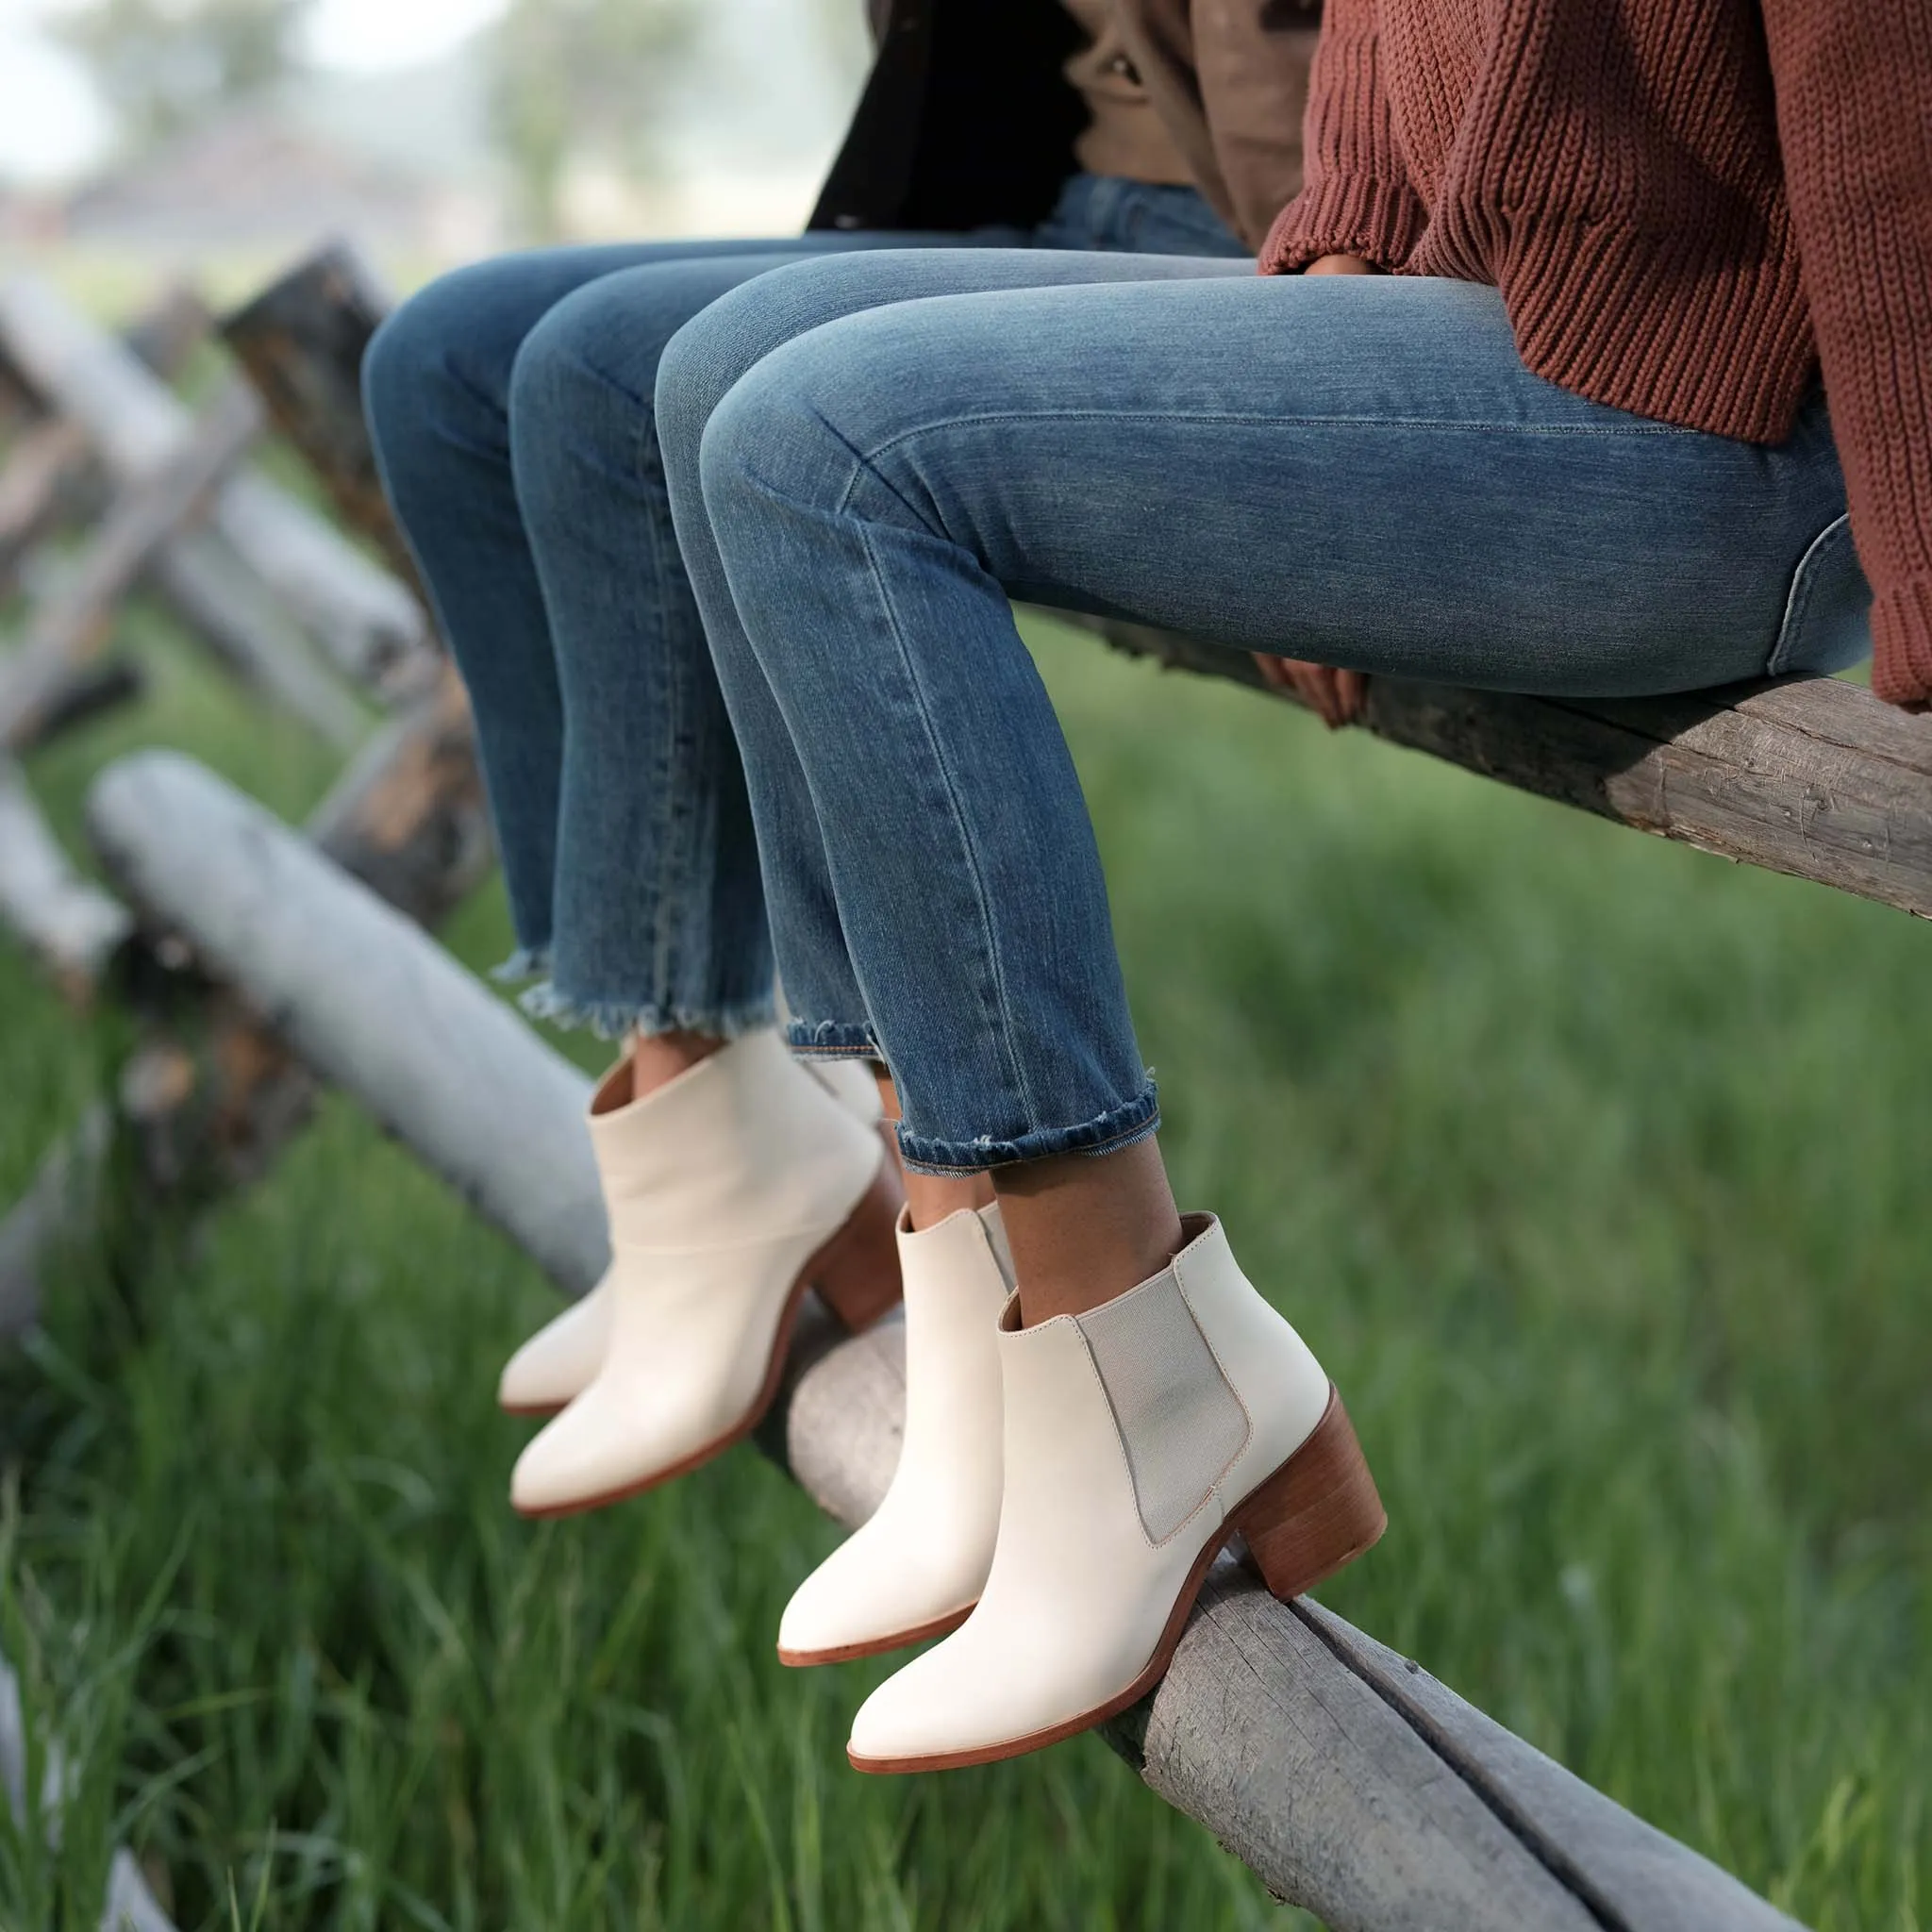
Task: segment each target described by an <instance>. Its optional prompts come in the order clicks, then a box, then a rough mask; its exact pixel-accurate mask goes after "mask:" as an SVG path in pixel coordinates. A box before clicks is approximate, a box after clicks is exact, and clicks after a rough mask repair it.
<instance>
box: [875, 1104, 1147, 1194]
mask: <svg viewBox="0 0 1932 1932" xmlns="http://www.w3.org/2000/svg"><path fill="white" fill-rule="evenodd" d="M1159 1125H1160V1102H1159V1099H1158V1096H1157V1095H1156V1093H1155V1091H1154V1082H1153V1081H1152V1080H1149V1081H1148V1083H1147V1084H1146V1086H1145V1087H1143V1088H1142V1089H1141V1091H1140V1093H1139V1094H1137V1095H1136V1096H1135V1097H1134V1098H1133V1099H1132V1100H1130V1101H1128V1102H1127V1103H1126V1105H1125V1106H1124V1107H1116V1108H1109V1109H1108V1112H1106V1113H1104V1114H1101V1115H1099V1116H1098V1117H1097V1118H1096V1119H1093V1120H1091V1121H1085V1122H1082V1123H1081V1124H1079V1125H1078V1126H1072V1127H1038V1128H1036V1129H1034V1131H1033V1132H1032V1133H1030V1134H1022V1135H1020V1136H1019V1138H1018V1139H1016V1140H1011V1141H996V1140H994V1139H993V1138H992V1137H991V1135H982V1136H981V1137H980V1138H979V1139H977V1140H974V1141H940V1140H934V1139H932V1138H931V1137H930V1136H928V1135H924V1134H916V1133H913V1132H911V1131H909V1130H908V1128H907V1127H905V1126H904V1125H901V1127H900V1129H899V1158H900V1159H901V1160H903V1161H904V1162H905V1164H906V1166H907V1167H908V1168H909V1169H910V1170H911V1171H912V1172H913V1173H915V1174H938V1175H941V1176H942V1177H946V1178H962V1177H964V1176H965V1175H967V1174H984V1173H985V1172H986V1170H987V1169H988V1168H991V1167H1011V1166H1013V1165H1014V1164H1015V1163H1017V1162H1019V1161H1023V1160H1050V1159H1053V1158H1056V1157H1057V1156H1059V1155H1065V1154H1085V1155H1095V1156H1097V1155H1102V1154H1118V1153H1119V1152H1120V1151H1121V1149H1122V1148H1124V1147H1131V1146H1132V1145H1133V1144H1134V1142H1135V1141H1144V1140H1145V1139H1146V1138H1147V1137H1148V1135H1150V1134H1151V1133H1153V1132H1154V1131H1155V1130H1156V1129H1157V1128H1158V1126H1159Z"/></svg>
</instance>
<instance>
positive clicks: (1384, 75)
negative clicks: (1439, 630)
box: [1261, 0, 1932, 706]
mask: <svg viewBox="0 0 1932 1932" xmlns="http://www.w3.org/2000/svg"><path fill="white" fill-rule="evenodd" d="M1305 151H1306V156H1307V185H1306V186H1305V188H1304V189H1303V192H1301V193H1300V194H1299V195H1297V196H1296V198H1295V199H1294V200H1293V201H1291V202H1290V203H1289V205H1288V207H1287V208H1285V209H1284V210H1283V211H1282V213H1281V215H1280V217H1279V219H1278V220H1277V221H1276V222H1275V225H1274V230H1273V232H1272V233H1271V235H1270V236H1269V239H1268V243H1267V246H1266V247H1265V248H1264V250H1263V251H1262V257H1261V261H1262V267H1263V269H1264V271H1266V272H1269V273H1274V274H1289V273H1292V272H1293V271H1295V270H1298V269H1302V268H1306V267H1307V264H1308V263H1309V262H1310V261H1312V260H1314V259H1315V258H1316V257H1318V256H1322V255H1334V254H1346V255H1360V256H1365V257H1367V258H1369V259H1370V260H1371V261H1374V262H1375V263H1376V264H1377V265H1378V266H1380V267H1382V268H1385V269H1388V270H1391V271H1392V272H1394V273H1396V274H1406V275H1450V276H1455V277H1457V278H1459V279H1461V280H1465V281H1481V282H1491V283H1493V284H1494V285H1495V286H1496V287H1497V288H1498V289H1500V290H1501V291H1502V293H1503V297H1504V301H1505V303H1506V305H1507V309H1508V313H1509V318H1510V323H1511V326H1512V328H1513V329H1514V331H1515V336H1516V342H1517V346H1518V348H1519V349H1520V351H1521V352H1522V355H1523V359H1524V362H1525V363H1526V364H1527V365H1528V367H1529V368H1530V369H1532V370H1534V371H1535V372H1536V373H1537V374H1538V375H1542V376H1545V377H1547V378H1548V379H1549V380H1550V381H1552V382H1554V383H1557V384H1559V385H1560V386H1561V387H1563V388H1565V389H1569V390H1573V391H1575V392H1576V393H1577V394H1579V395H1585V396H1589V397H1591V399H1593V400H1595V401H1598V402H1603V403H1609V404H1612V405H1614V406H1615V407H1617V408H1624V409H1630V410H1633V411H1635V412H1636V413H1638V414H1640V415H1644V416H1652V417H1657V418H1658V419H1660V420H1662V421H1664V422H1667V423H1678V424H1683V425H1687V426H1689V427H1691V428H1695V429H1707V430H1710V431H1713V432H1714V433H1716V434H1717V435H1720V436H1734V437H1741V438H1744V439H1746V440H1748V441H1754V442H1777V441H1782V440H1783V439H1784V438H1785V437H1786V436H1787V435H1788V434H1789V433H1790V428H1791V425H1792V421H1793V417H1794V415H1795V412H1796V410H1797V408H1798V406H1799V404H1800V402H1801V401H1802V399H1803V396H1804V394H1805V391H1806V390H1807V387H1808V386H1809V384H1810V382H1811V381H1812V379H1813V377H1814V375H1815V374H1816V372H1817V370H1818V368H1819V365H1820V362H1821V360H1822V363H1823V367H1824V383H1825V391H1826V394H1827V396H1828V397H1829V400H1830V405H1831V415H1832V427H1833V431H1834V433H1835V435H1836V437H1837V441H1838V446H1839V454H1840V458H1841V459H1842V461H1843V464H1844V470H1845V480H1846V485H1847V489H1848V491H1849V494H1850V500H1851V512H1852V533H1853V536H1854V538H1855V539H1856V541H1857V548H1858V555H1859V558H1860V559H1861V560H1862V562H1863V563H1864V566H1865V573H1866V575H1867V576H1868V577H1869V578H1870V579H1871V583H1872V588H1873V592H1874V602H1873V608H1872V631H1873V641H1874V647H1875V656H1874V665H1873V684H1874V689H1875V690H1876V691H1878V693H1879V695H1880V696H1882V697H1886V698H1890V700H1891V701H1892V702H1893V703H1895V704H1907V705H1913V706H1920V705H1924V703H1926V701H1927V700H1928V699H1932V6H1927V5H1926V4H1925V0H1328V6H1327V11H1326V15H1325V18H1324V25H1323V31H1322V40H1321V43H1320V48H1319V51H1318V53H1317V55H1316V58H1315V70H1314V76H1313V81H1312V86H1311V92H1310V95H1309V102H1308V113H1307V126H1306V131H1305Z"/></svg>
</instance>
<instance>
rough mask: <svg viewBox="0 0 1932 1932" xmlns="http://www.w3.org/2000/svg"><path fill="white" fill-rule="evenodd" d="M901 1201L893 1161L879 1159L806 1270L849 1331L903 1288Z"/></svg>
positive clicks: (872, 1318) (870, 1320)
mask: <svg viewBox="0 0 1932 1932" xmlns="http://www.w3.org/2000/svg"><path fill="white" fill-rule="evenodd" d="M905 1203H906V1192H905V1189H904V1187H903V1185H902V1184H901V1182H900V1179H899V1164H898V1162H897V1161H895V1160H882V1161H880V1162H879V1171H878V1173H877V1174H874V1176H873V1183H872V1186H871V1187H870V1188H868V1189H867V1190H866V1192H865V1196H864V1198H863V1199H862V1200H861V1201H860V1202H859V1204H858V1207H857V1208H854V1209H853V1210H852V1213H851V1216H850V1218H849V1219H848V1220H847V1221H846V1223H845V1225H844V1226H843V1227H841V1229H840V1230H839V1232H838V1233H837V1234H835V1235H834V1236H833V1237H832V1239H831V1240H830V1241H828V1242H826V1244H825V1245H824V1248H822V1249H821V1250H820V1251H819V1254H818V1256H817V1257H816V1258H815V1259H814V1260H813V1261H812V1263H811V1266H810V1267H809V1268H808V1270H807V1271H806V1277H807V1279H808V1280H809V1281H810V1283H811V1285H812V1286H813V1287H814V1288H815V1289H817V1290H818V1291H819V1295H820V1298H821V1299H822V1300H823V1301H824V1304H825V1306H826V1307H829V1308H830V1309H831V1311H832V1312H833V1314H835V1315H837V1316H838V1318H839V1319H840V1321H841V1322H842V1323H843V1324H845V1326H846V1327H847V1328H849V1329H851V1330H852V1332H853V1333H854V1334H855V1335H856V1334H858V1331H859V1330H860V1329H862V1328H870V1327H871V1326H872V1324H874V1322H876V1321H877V1320H878V1318H879V1317H880V1316H881V1315H883V1314H884V1313H885V1312H886V1310H887V1309H888V1308H890V1307H893V1306H894V1304H896V1303H897V1302H898V1300H899V1299H900V1296H901V1294H902V1293H903V1292H904V1290H903V1286H902V1284H901V1282H900V1279H899V1232H898V1229H899V1210H900V1208H902V1207H904V1206H905Z"/></svg>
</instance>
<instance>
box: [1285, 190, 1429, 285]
mask: <svg viewBox="0 0 1932 1932" xmlns="http://www.w3.org/2000/svg"><path fill="white" fill-rule="evenodd" d="M1427 225H1428V214H1427V212H1426V210H1425V209H1424V207H1423V205H1422V203H1421V202H1420V201H1418V200H1417V199H1416V194H1415V190H1414V189H1412V188H1411V187H1409V185H1408V183H1407V182H1406V181H1381V180H1377V179H1375V178H1374V176H1373V175H1338V176H1336V177H1334V178H1333V179H1331V180H1325V181H1311V182H1310V183H1309V184H1308V185H1307V187H1306V188H1304V189H1303V190H1302V192H1300V193H1299V194H1298V195H1296V196H1295V198H1294V199H1293V200H1292V201H1291V202H1290V203H1289V205H1288V206H1287V207H1286V208H1283V209H1282V210H1281V212H1280V213H1279V214H1278V215H1276V216H1275V218H1274V226H1273V227H1272V228H1270V229H1269V231H1268V240H1267V241H1266V242H1264V243H1263V244H1262V248H1261V273H1262V274H1263V275H1299V274H1300V273H1301V271H1302V270H1303V269H1305V268H1307V265H1308V264H1309V262H1311V261H1319V260H1320V259H1321V258H1322V257H1323V256H1324V255H1359V256H1360V257H1361V258H1362V259H1363V260H1364V261H1372V262H1374V264H1375V266H1376V267H1377V268H1381V269H1387V270H1388V271H1389V272H1390V273H1391V275H1392V274H1393V273H1394V272H1395V271H1396V270H1397V269H1399V268H1401V267H1402V265H1403V264H1404V263H1405V262H1406V261H1407V259H1408V258H1409V256H1410V255H1411V254H1412V253H1413V252H1414V250H1415V244H1416V243H1417V242H1419V241H1421V240H1422V233H1423V230H1424V227H1426V226H1427Z"/></svg>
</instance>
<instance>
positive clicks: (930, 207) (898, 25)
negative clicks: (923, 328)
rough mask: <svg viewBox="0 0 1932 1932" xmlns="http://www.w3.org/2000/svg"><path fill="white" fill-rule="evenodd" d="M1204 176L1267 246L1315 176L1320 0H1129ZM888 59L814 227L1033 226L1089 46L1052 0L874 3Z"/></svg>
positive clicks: (1164, 107)
mask: <svg viewBox="0 0 1932 1932" xmlns="http://www.w3.org/2000/svg"><path fill="white" fill-rule="evenodd" d="M1118 5H1119V8H1120V24H1121V29H1122V33H1123V35H1124V38H1125V40H1126V42H1127V44H1128V48H1129V51H1130V53H1131V56H1132V58H1133V60H1134V62H1135V65H1136V66H1137V67H1138V68H1139V69H1140V72H1141V78H1142V80H1143V81H1144V83H1145V85H1146V88H1147V91H1148V93H1149V95H1150V97H1151V98H1152V100H1153V102H1154V106H1155V109H1156V111H1157V112H1158V114H1159V115H1160V117H1161V121H1162V123H1163V125H1165V126H1166V127H1167V128H1168V130H1169V132H1170V133H1171V134H1172V136H1173V137H1174V142H1175V144H1176V146H1178V147H1179V149H1180V151H1181V154H1182V155H1183V156H1184V157H1185V158H1186V159H1187V161H1188V164H1189V166H1190V167H1191V169H1192V170H1193V171H1194V177H1195V181H1196V184H1197V185H1198V186H1199V188H1200V190H1201V192H1202V193H1203V194H1205V195H1206V196H1207V197H1208V201H1210V202H1211V203H1212V204H1213V205H1214V207H1215V208H1216V209H1217V210H1218V211H1219V212H1220V214H1221V215H1222V217H1223V219H1224V220H1225V221H1226V222H1227V223H1228V224H1229V225H1230V226H1232V227H1233V228H1234V229H1235V230H1236V231H1237V232H1238V233H1239V234H1240V235H1241V237H1242V238H1243V239H1244V240H1245V241H1247V242H1249V243H1250V244H1251V245H1255V246H1258V245H1259V242H1260V240H1261V237H1262V236H1263V235H1264V234H1265V233H1266V232H1267V229H1268V225H1269V224H1270V223H1271V222H1272V221H1273V220H1274V216H1275V215H1276V213H1278V212H1279V210H1280V209H1281V208H1283V207H1284V206H1285V205H1286V204H1287V202H1288V201H1289V200H1290V199H1291V197H1292V196H1293V195H1294V194H1295V192H1297V191H1298V190H1299V188H1300V186H1301V125H1302V113H1303V109H1304V108H1305V106H1306V104H1307V75H1308V63H1309V60H1310V58H1311V57H1312V55H1313V52H1314V42H1315V35H1316V31H1317V29H1318V28H1319V26H1320V24H1321V7H1320V0H1118ZM867 6H868V13H869V16H870V18H871V21H872V25H873V31H874V37H875V39H876V41H877V43H878V49H879V51H878V57H877V59H876V61H875V63H874V68H873V72H872V76H871V78H870V80H869V81H868V82H867V85H866V89H865V92H864V95H863V96H862V98H861V99H860V102H859V106H858V112H857V114H856V115H855V116H854V119H853V123H852V126H851V129H850V131H849V132H848V134H847V136H846V139H845V142H844V145H843V147H842V148H841V152H840V155H839V158H838V160H837V162H835V164H834V165H833V169H832V173H831V175H830V177H829V178H828V179H827V181H826V183H825V188H824V193H823V194H822V195H821V197H820V201H819V206H818V208H817V210H816V211H815V213H814V214H813V216H812V224H811V225H812V226H813V227H818V228H823V227H841V228H876V229H881V230H891V229H907V228H930V229H935V230H941V231H944V230H957V229H961V228H973V227H981V226H987V225H1006V224H1010V225H1016V226H1031V225H1034V224H1035V223H1037V222H1039V221H1041V219H1043V218H1044V216H1045V215H1046V213H1047V212H1048V210H1049V209H1050V208H1052V206H1053V201H1054V197H1055V195H1056V194H1057V193H1058V189H1059V185H1060V183H1061V182H1062V181H1064V180H1065V179H1066V177H1067V176H1068V175H1070V174H1071V173H1072V172H1073V170H1074V158H1073V147H1074V141H1075V140H1076V139H1077V138H1078V136H1079V134H1080V131H1081V129H1082V127H1083V125H1085V109H1084V108H1083V106H1082V104H1081V102H1080V100H1079V97H1078V95H1077V94H1076V93H1075V92H1074V90H1073V89H1072V88H1071V87H1070V86H1069V85H1068V84H1067V81H1066V79H1065V76H1064V74H1063V73H1062V69H1063V68H1064V66H1065V63H1066V61H1067V58H1068V57H1069V56H1070V55H1071V54H1072V53H1073V52H1074V49H1075V48H1076V47H1077V46H1078V45H1079V44H1080V41H1079V39H1078V29H1077V28H1076V27H1075V25H1074V22H1073V19H1072V16H1071V15H1069V14H1068V13H1067V12H1066V11H1065V10H1064V9H1063V8H1060V7H1059V6H1058V4H1056V0H867Z"/></svg>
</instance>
